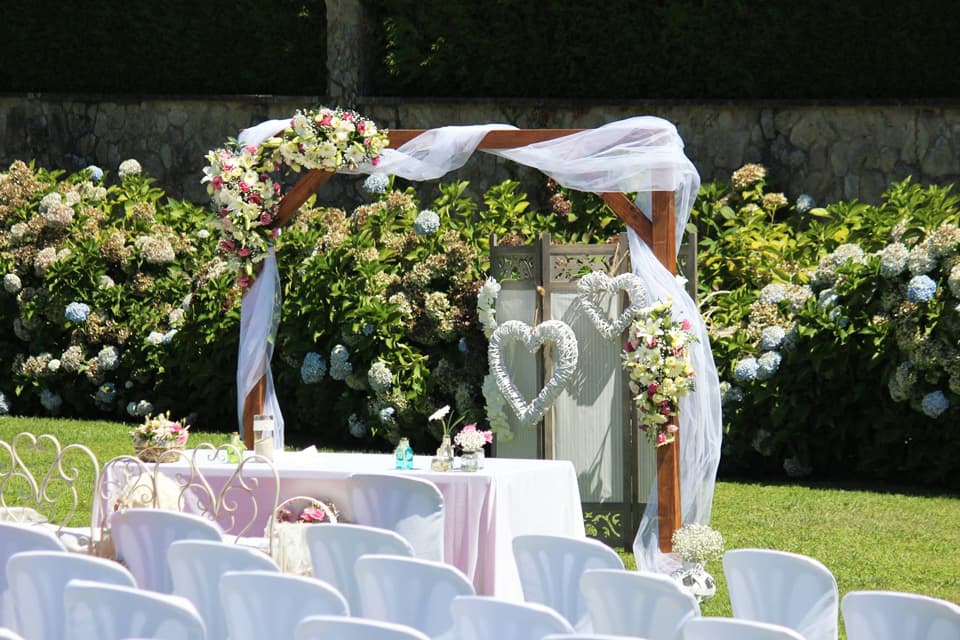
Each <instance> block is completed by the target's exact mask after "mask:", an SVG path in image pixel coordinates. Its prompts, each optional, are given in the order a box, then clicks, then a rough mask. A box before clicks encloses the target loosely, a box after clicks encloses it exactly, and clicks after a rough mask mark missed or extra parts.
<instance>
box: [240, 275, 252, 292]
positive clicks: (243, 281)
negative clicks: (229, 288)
mask: <svg viewBox="0 0 960 640" xmlns="http://www.w3.org/2000/svg"><path fill="white" fill-rule="evenodd" d="M252 284H253V277H252V276H248V275H242V276H240V277H239V278H237V286H238V287H240V288H241V289H246V288H247V287H249V286H250V285H252Z"/></svg>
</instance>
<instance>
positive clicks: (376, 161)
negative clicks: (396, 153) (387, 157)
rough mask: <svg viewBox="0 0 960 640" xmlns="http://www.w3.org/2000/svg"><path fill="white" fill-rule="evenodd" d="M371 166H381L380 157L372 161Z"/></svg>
mask: <svg viewBox="0 0 960 640" xmlns="http://www.w3.org/2000/svg"><path fill="white" fill-rule="evenodd" d="M370 164H372V165H373V166H377V165H378V164H380V156H377V157H376V158H374V159H373V160H371V161H370Z"/></svg>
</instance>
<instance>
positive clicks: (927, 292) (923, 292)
mask: <svg viewBox="0 0 960 640" xmlns="http://www.w3.org/2000/svg"><path fill="white" fill-rule="evenodd" d="M936 293H937V283H936V282H935V281H934V280H933V279H932V278H931V277H930V276H928V275H919V276H913V277H912V278H910V282H908V283H907V300H909V301H910V302H912V303H914V304H918V303H920V302H929V301H930V300H932V299H933V296H934V294H936Z"/></svg>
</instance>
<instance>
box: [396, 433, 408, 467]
mask: <svg viewBox="0 0 960 640" xmlns="http://www.w3.org/2000/svg"><path fill="white" fill-rule="evenodd" d="M408 451H409V452H410V453H409V457H410V466H409V467H408V466H407V456H408V454H407V452H408ZM393 455H394V457H396V459H397V465H396V466H397V469H412V468H413V449H411V448H410V441H409V440H407V439H406V438H400V442H399V443H398V444H397V448H396V449H394V450H393Z"/></svg>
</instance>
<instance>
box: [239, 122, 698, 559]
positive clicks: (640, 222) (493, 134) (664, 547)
mask: <svg viewBox="0 0 960 640" xmlns="http://www.w3.org/2000/svg"><path fill="white" fill-rule="evenodd" d="M424 131H425V129H392V130H390V133H389V135H390V142H389V146H391V147H395V148H396V147H399V146H400V145H402V144H403V143H405V142H408V141H409V140H412V139H413V138H415V137H417V136H418V135H420V134H421V133H423V132H424ZM580 131H583V129H503V130H496V131H490V132H488V133H487V134H486V135H485V136H484V137H483V139H482V140H481V141H480V144H479V145H478V146H477V148H478V149H514V148H517V147H525V146H527V145H529V144H533V143H535V142H543V141H544V140H553V139H555V138H562V137H564V136H568V135H571V134H574V133H579V132H580ZM333 175H334V174H333V173H331V172H329V171H321V170H319V169H311V170H310V171H308V172H307V173H306V174H305V175H304V176H303V177H302V178H301V179H300V180H299V181H298V182H297V184H296V185H294V187H293V188H292V189H291V190H290V191H289V192H287V193H286V194H285V195H284V196H283V198H282V199H281V201H280V210H279V213H278V215H277V223H276V226H278V227H282V226H284V225H286V224H287V223H288V222H289V221H290V219H291V218H292V217H293V216H294V214H295V213H296V212H297V211H298V210H299V209H300V206H301V205H302V204H303V203H304V202H306V201H307V199H308V198H309V197H310V196H311V195H313V194H314V193H315V192H316V191H317V189H319V188H320V187H321V186H323V184H324V183H326V182H327V180H329V179H330V178H331V177H333ZM599 195H600V196H601V197H602V198H603V201H604V202H605V203H606V204H607V206H609V207H610V208H611V209H612V210H613V212H614V213H616V214H617V216H618V217H619V218H620V219H621V220H623V221H624V223H625V224H626V225H627V226H629V227H630V228H631V229H633V230H634V231H635V232H636V233H637V235H638V236H640V239H641V240H643V241H644V242H646V243H647V245H648V246H649V247H650V248H651V249H652V250H653V254H654V256H655V257H656V258H657V260H659V261H660V263H661V264H662V265H663V266H665V267H666V268H667V270H668V271H670V273H673V274H676V273H677V244H676V235H675V234H676V209H675V204H674V192H672V191H654V192H653V194H652V202H653V211H652V212H651V214H652V218H653V221H652V222H651V221H650V220H649V219H648V218H647V217H646V216H644V214H643V212H642V211H640V209H638V208H637V206H636V205H634V204H633V202H631V201H630V199H629V198H628V197H627V196H626V195H624V194H622V193H601V194H599ZM266 385H267V381H266V377H261V378H260V380H259V381H257V384H256V385H254V387H253V389H251V390H250V392H249V393H248V394H247V396H246V398H244V403H243V434H244V443H245V444H246V447H247V448H248V449H252V448H253V416H254V415H256V414H258V413H261V412H262V411H263V405H264V402H265V398H266ZM674 420H676V418H674ZM679 451H680V432H679V431H678V432H677V434H676V439H675V440H674V441H673V442H672V443H670V444H667V445H664V446H661V447H657V504H658V513H657V515H658V525H659V527H658V528H659V545H660V550H661V551H664V552H668V551H671V550H672V548H673V544H672V542H671V537H672V536H673V532H674V531H675V530H677V529H679V528H680V517H681V507H680V455H679Z"/></svg>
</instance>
